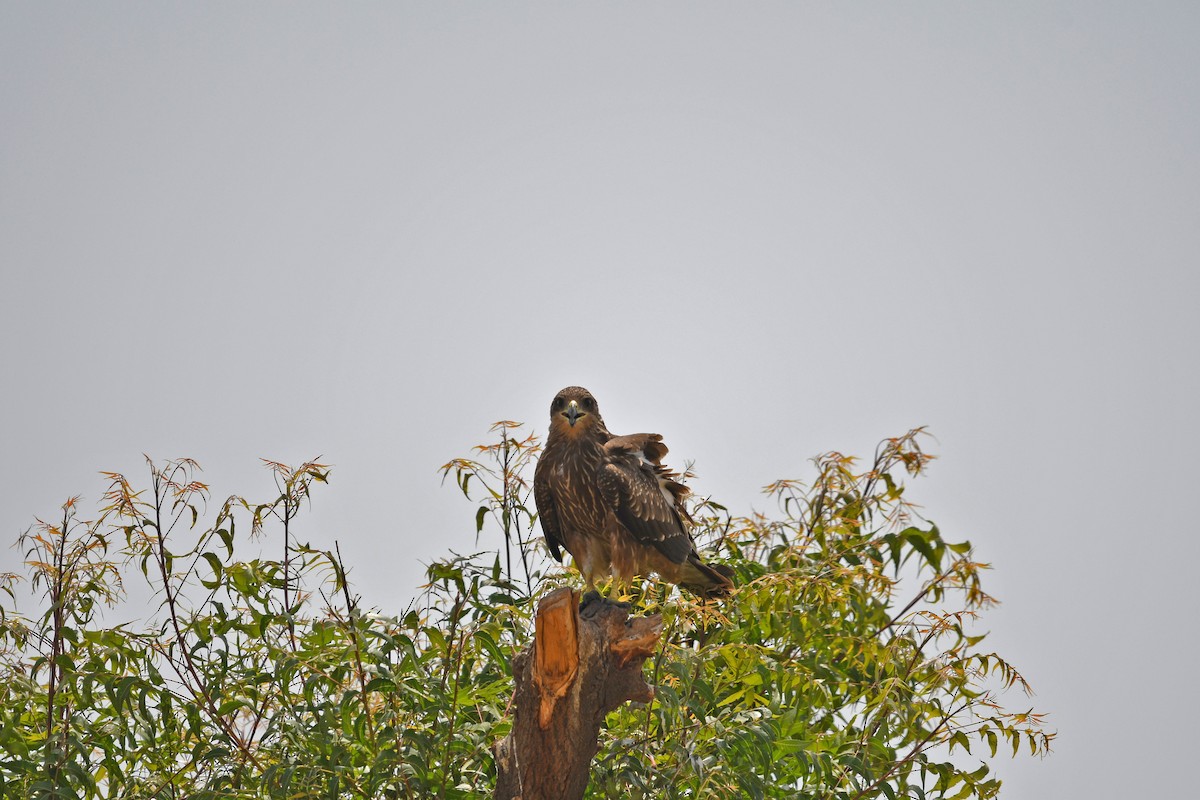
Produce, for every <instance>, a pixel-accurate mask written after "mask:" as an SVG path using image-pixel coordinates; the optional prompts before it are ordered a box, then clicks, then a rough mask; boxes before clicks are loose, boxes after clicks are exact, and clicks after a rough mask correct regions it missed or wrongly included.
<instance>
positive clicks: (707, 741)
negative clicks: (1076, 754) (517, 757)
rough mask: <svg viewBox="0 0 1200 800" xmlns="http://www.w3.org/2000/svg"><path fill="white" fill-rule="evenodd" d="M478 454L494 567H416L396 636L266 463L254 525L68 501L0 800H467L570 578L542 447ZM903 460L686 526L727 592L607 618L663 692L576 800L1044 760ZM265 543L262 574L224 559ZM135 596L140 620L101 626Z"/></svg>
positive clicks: (965, 548) (10, 647) (472, 480)
mask: <svg viewBox="0 0 1200 800" xmlns="http://www.w3.org/2000/svg"><path fill="white" fill-rule="evenodd" d="M493 432H494V433H495V434H497V436H498V440H497V441H495V442H494V443H492V444H489V445H484V446H481V447H479V448H476V452H475V453H474V454H473V458H471V459H457V460H455V461H452V462H450V463H449V464H447V465H446V466H445V467H444V468H443V470H444V473H445V474H446V475H447V476H450V475H453V476H454V478H455V480H456V482H457V484H458V486H459V488H460V489H461V490H462V491H463V493H464V494H465V495H466V496H467V497H468V498H472V497H476V498H478V497H482V503H481V504H480V505H479V506H478V508H477V509H475V511H474V513H475V534H476V544H477V545H478V542H479V536H480V534H481V533H483V532H486V531H489V530H490V529H491V528H492V527H495V528H498V530H499V531H500V533H501V534H502V535H503V537H504V544H503V546H502V547H501V548H500V549H499V550H498V551H494V552H485V553H482V554H478V555H474V556H453V557H450V558H447V559H446V560H444V561H439V562H437V563H434V564H433V565H431V566H430V567H429V571H428V576H429V583H428V585H427V586H425V587H423V593H422V594H421V595H420V596H419V598H418V599H417V600H415V601H414V602H413V603H412V604H411V606H410V607H409V608H407V609H405V610H404V611H403V612H401V613H398V614H394V615H392V614H387V613H381V612H378V611H366V610H364V609H363V608H362V607H361V606H360V604H359V601H358V599H357V598H356V597H355V596H354V595H353V594H352V593H351V591H350V589H349V587H348V586H347V584H346V577H345V576H346V568H345V566H344V564H343V562H342V559H341V557H340V555H339V554H338V553H337V552H323V551H318V550H315V549H312V548H310V547H308V546H306V545H304V544H301V543H298V542H296V541H295V540H294V531H293V524H294V520H295V518H296V515H297V514H298V513H299V512H300V511H301V510H302V507H303V505H304V504H305V503H306V501H307V500H308V499H309V495H310V492H311V490H312V489H313V487H314V486H315V485H316V484H317V483H323V482H325V481H326V479H327V477H328V468H327V467H325V466H324V465H322V464H318V463H307V464H303V465H300V466H298V467H295V468H293V467H288V466H286V465H283V464H277V463H271V462H268V466H269V467H270V468H271V469H272V470H273V471H274V474H275V475H276V477H277V483H278V487H279V493H278V495H277V496H276V497H275V498H274V499H273V500H271V501H269V502H266V503H261V504H256V503H252V502H248V501H246V500H244V499H242V498H238V497H234V498H230V499H229V500H228V501H226V502H224V503H222V504H220V505H219V506H214V512H212V513H211V514H210V513H209V512H208V511H207V505H206V501H207V495H208V489H207V487H206V486H205V485H204V484H202V483H200V482H198V481H197V480H196V477H195V476H196V473H197V470H198V467H197V465H196V464H195V463H193V462H191V461H186V460H184V461H174V462H168V463H166V464H164V465H154V464H151V465H150V468H149V478H148V483H146V484H145V485H144V486H140V487H135V486H133V485H131V483H130V482H129V481H128V480H127V479H126V478H125V477H124V476H121V475H117V474H108V475H107V479H108V481H109V487H108V490H107V492H106V494H105V496H104V502H103V504H102V508H101V509H100V510H99V513H98V515H97V517H96V518H95V519H93V520H85V519H83V518H82V517H81V516H80V511H79V509H78V504H77V502H76V501H74V500H72V501H70V502H68V503H67V504H65V505H64V506H63V509H62V513H61V515H60V516H59V517H58V518H57V519H55V520H54V521H52V522H39V524H38V525H37V527H36V528H34V529H31V530H30V531H29V532H28V533H27V534H25V536H23V537H22V539H21V545H22V547H23V548H24V551H25V552H26V554H27V559H28V561H27V565H28V575H27V576H26V577H27V578H28V579H29V580H30V583H31V586H32V588H33V589H34V590H35V592H36V594H37V595H38V596H39V597H40V598H41V599H42V600H43V603H42V610H41V611H40V612H39V613H37V614H33V615H21V614H19V613H17V611H16V610H15V605H16V596H17V594H18V592H16V591H14V586H15V582H16V581H17V580H18V578H17V576H5V577H4V583H3V584H2V585H3V588H5V590H6V591H7V594H8V599H7V600H6V601H5V604H4V605H3V606H0V796H3V797H4V798H26V797H65V798H74V797H86V798H99V797H104V798H139V799H141V798H183V797H188V798H204V797H212V798H216V797H222V798H227V797H229V798H243V797H244V798H252V797H253V798H260V797H287V798H302V797H312V798H318V797H320V798H343V797H344V798H359V797H361V798H380V797H413V798H418V797H420V798H425V797H478V796H487V795H489V794H490V793H491V787H492V783H493V782H494V780H495V769H494V765H493V763H492V755H491V750H490V747H491V745H492V744H493V743H494V742H495V741H497V740H498V739H499V738H501V737H502V736H504V735H505V734H506V733H507V732H508V730H509V726H510V717H509V716H508V709H507V705H508V702H509V697H510V694H511V688H512V684H511V674H510V664H509V661H510V659H511V657H512V656H513V654H514V653H515V652H517V651H518V650H519V649H520V648H522V647H524V646H525V645H526V644H527V643H528V642H529V641H530V639H531V636H532V630H531V628H532V613H533V609H534V608H535V607H536V600H537V598H538V597H540V596H541V595H543V594H544V593H545V592H546V591H548V590H549V589H551V588H553V587H554V586H557V585H562V584H563V583H565V582H571V581H576V580H577V578H576V576H574V575H573V574H572V573H570V572H567V571H564V570H562V569H560V568H558V567H557V566H556V565H552V564H550V563H549V562H548V561H547V560H546V558H545V557H544V555H543V553H542V550H541V545H540V537H539V536H538V535H537V533H536V525H535V518H534V516H533V515H532V513H531V511H530V509H531V505H529V504H528V500H529V480H530V479H531V477H532V466H533V461H534V458H535V456H536V452H537V449H538V442H537V440H536V439H535V438H534V437H533V436H525V435H523V434H522V432H521V430H520V426H518V425H516V424H515V423H509V422H505V423H499V424H497V426H495V427H494V429H493ZM918 438H919V431H914V432H910V433H909V434H906V435H905V436H902V437H899V438H896V439H888V440H886V441H884V442H883V443H882V444H881V445H880V447H879V449H878V451H877V453H876V456H875V458H874V461H873V463H871V464H870V466H869V467H868V468H867V469H865V470H860V469H859V468H857V467H856V463H855V461H854V459H852V458H849V457H846V456H842V455H840V454H837V453H830V454H826V455H824V456H821V457H819V458H817V459H816V460H815V466H816V475H815V477H814V478H813V479H812V480H811V482H810V483H808V484H801V483H798V482H795V481H781V482H779V483H776V484H773V485H771V486H769V487H767V493H768V495H769V496H770V498H771V500H772V504H773V505H776V506H777V508H778V513H776V514H774V515H769V516H768V515H761V514H754V515H751V516H736V515H734V514H732V513H730V512H729V511H728V510H727V509H725V508H724V507H722V506H720V505H718V504H717V503H715V502H712V501H704V502H700V503H698V505H697V506H696V508H695V517H696V521H697V527H696V537H697V540H698V542H699V543H700V546H701V547H702V548H705V557H706V558H707V559H714V560H718V561H721V562H723V563H725V564H728V565H729V566H731V567H732V568H733V569H734V570H735V571H736V575H737V582H738V587H739V588H738V589H737V591H736V592H735V593H734V594H733V596H732V597H730V598H727V599H724V600H722V601H720V602H719V603H708V604H704V603H701V602H699V601H698V600H696V599H695V598H691V597H689V596H687V595H680V594H679V592H678V591H677V590H675V589H674V588H673V587H671V586H668V585H664V584H661V583H656V582H653V581H647V582H645V583H643V584H642V585H641V586H639V587H637V588H636V589H635V593H634V595H633V596H632V597H629V598H628V599H630V600H631V601H632V602H634V603H635V604H636V605H637V606H638V607H639V608H643V609H645V610H646V611H647V612H660V613H662V614H663V617H664V621H665V624H666V632H665V633H664V636H663V646H662V650H661V652H660V653H659V654H658V656H657V658H655V659H654V660H653V661H652V662H650V666H649V667H648V670H649V671H650V673H651V674H650V675H649V676H648V679H649V682H650V683H651V684H652V685H654V686H656V687H657V695H656V697H655V699H654V701H653V703H651V704H650V705H649V706H645V707H626V708H624V709H622V710H620V711H618V712H616V713H614V714H612V715H611V716H610V717H609V719H608V726H607V730H606V732H605V734H604V736H603V740H602V743H601V750H600V753H599V754H598V756H597V758H596V761H595V763H594V768H593V775H592V783H591V786H590V788H589V796H591V797H613V798H616V797H621V798H624V797H647V798H651V797H652V798H702V797H712V798H729V797H780V798H783V797H786V798H795V797H803V798H823V799H824V798H828V799H829V800H857V798H876V797H886V798H895V797H928V798H965V797H993V796H995V795H996V794H997V793H998V791H999V789H1000V783H999V781H998V780H996V779H995V778H994V777H992V776H991V775H990V772H989V769H988V766H987V765H986V764H985V763H983V762H981V761H980V757H981V756H994V755H996V753H997V752H998V751H1000V750H1011V751H1012V752H1013V753H1015V752H1016V751H1018V750H1019V749H1022V748H1024V749H1028V750H1029V751H1030V752H1031V753H1033V754H1040V753H1045V752H1046V751H1047V749H1048V747H1049V744H1050V741H1051V739H1052V738H1053V734H1051V733H1048V732H1047V731H1045V730H1044V729H1043V726H1042V722H1041V718H1040V716H1039V715H1037V714H1035V713H1033V712H1032V711H1030V710H1021V711H1018V712H1013V711H1009V710H1006V709H1005V707H1004V706H1003V705H1002V703H1001V699H1002V698H1001V695H1002V694H1003V693H1004V691H1005V690H1007V689H1017V690H1025V691H1026V692H1027V691H1028V687H1027V686H1026V684H1025V681H1024V680H1023V679H1022V678H1021V676H1020V675H1019V674H1018V673H1017V671H1016V670H1015V669H1014V668H1013V667H1012V666H1010V665H1009V664H1008V663H1007V662H1006V661H1005V660H1004V659H1003V658H1002V657H1000V656H999V655H997V654H995V653H991V652H988V651H987V650H986V649H984V648H982V647H981V645H982V642H983V639H984V637H983V635H982V634H978V635H973V634H972V626H971V623H972V621H973V619H974V618H975V616H976V614H977V613H978V612H979V611H981V610H982V609H985V608H986V607H987V606H989V605H990V604H992V603H993V602H994V601H993V599H992V598H991V597H989V596H988V595H987V594H986V593H985V592H984V590H983V588H982V586H981V582H980V577H981V571H982V570H983V569H984V567H985V565H983V564H981V563H979V562H977V561H976V560H975V559H974V558H973V556H972V551H971V547H970V545H969V544H968V543H966V542H962V543H951V542H948V541H946V540H945V539H943V537H942V535H941V533H940V531H939V530H938V529H937V527H936V526H934V525H933V524H931V523H928V522H926V521H924V520H923V519H922V518H921V517H920V516H918V515H917V514H916V513H915V511H914V509H913V507H912V506H911V505H909V504H908V502H907V501H906V495H905V486H904V483H903V481H904V479H906V478H910V477H914V476H917V475H919V474H921V472H922V471H923V470H924V468H925V466H926V464H927V462H928V460H929V456H927V455H925V454H924V453H923V452H922V451H921V449H920V447H919V442H918ZM393 535H397V536H403V535H405V533H404V531H397V532H395V533H394V534H393ZM258 537H268V538H265V539H260V540H258V541H253V540H254V539H257V538H258ZM279 540H281V541H279ZM275 541H278V542H279V543H278V544H272V542H275ZM264 547H267V548H270V549H277V548H280V549H281V551H282V553H283V557H282V558H281V559H280V560H269V559H265V558H252V559H249V560H247V556H246V555H245V554H246V553H247V551H251V552H255V553H259V552H261V551H262V549H263V548H264ZM135 580H136V581H141V582H144V583H146V584H148V587H149V589H150V590H151V591H152V592H153V593H154V597H155V600H156V602H157V606H156V607H154V608H152V609H150V610H149V617H148V619H146V620H145V621H144V622H141V623H138V624H137V625H120V626H115V627H114V626H106V625H105V624H104V623H103V619H104V618H105V617H102V615H101V614H100V612H101V611H102V609H103V607H104V606H105V605H113V604H120V603H121V602H122V600H123V598H124V597H125V594H124V588H125V587H126V586H127V585H128V584H129V583H130V582H132V581H135ZM133 594H135V595H137V596H144V591H139V592H134V593H133ZM142 616H143V617H144V616H145V614H142ZM1023 708H1024V707H1022V709H1023Z"/></svg>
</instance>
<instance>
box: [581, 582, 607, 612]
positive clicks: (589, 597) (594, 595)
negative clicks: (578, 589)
mask: <svg viewBox="0 0 1200 800" xmlns="http://www.w3.org/2000/svg"><path fill="white" fill-rule="evenodd" d="M584 578H585V579H586V581H587V587H586V591H585V592H584V593H583V599H582V600H581V601H580V603H579V610H580V611H583V610H584V609H585V608H587V607H588V606H590V605H591V604H592V603H599V602H602V601H603V600H604V598H603V597H602V596H601V595H600V593H599V592H597V591H596V579H595V578H594V577H593V576H592V575H591V574H590V573H589V574H587V575H585V576H584Z"/></svg>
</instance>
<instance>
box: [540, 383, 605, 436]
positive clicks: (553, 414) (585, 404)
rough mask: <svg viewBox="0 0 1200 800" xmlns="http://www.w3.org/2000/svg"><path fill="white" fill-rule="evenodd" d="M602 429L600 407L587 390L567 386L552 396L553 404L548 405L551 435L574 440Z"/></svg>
mask: <svg viewBox="0 0 1200 800" xmlns="http://www.w3.org/2000/svg"><path fill="white" fill-rule="evenodd" d="M603 427H604V420H603V419H601V417H600V407H599V406H598V405H596V398H594V397H592V393H591V392H589V391H588V390H587V389H584V388H583V387H582V386H568V387H567V388H566V389H563V390H562V391H561V392H559V393H558V394H556V395H555V396H554V402H553V403H551V404H550V432H551V433H557V434H559V435H561V436H569V437H571V438H575V437H576V436H581V435H583V434H584V433H586V432H589V431H593V430H596V429H597V428H601V429H603Z"/></svg>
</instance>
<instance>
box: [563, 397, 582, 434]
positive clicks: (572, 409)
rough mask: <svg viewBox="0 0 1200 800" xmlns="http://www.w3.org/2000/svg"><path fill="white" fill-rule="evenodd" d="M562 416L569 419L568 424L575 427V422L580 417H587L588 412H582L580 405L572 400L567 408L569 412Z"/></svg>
mask: <svg viewBox="0 0 1200 800" xmlns="http://www.w3.org/2000/svg"><path fill="white" fill-rule="evenodd" d="M562 415H563V416H564V417H566V418H567V422H569V423H571V427H572V428H574V427H575V421H576V420H578V419H579V418H580V417H583V416H587V414H586V412H584V411H581V410H580V408H579V403H577V402H575V401H574V400H572V401H571V402H570V404H569V405H568V406H567V410H566V411H564V412H562Z"/></svg>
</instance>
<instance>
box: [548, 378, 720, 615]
mask: <svg viewBox="0 0 1200 800" xmlns="http://www.w3.org/2000/svg"><path fill="white" fill-rule="evenodd" d="M666 454H667V446H666V445H665V444H663V443H662V436H660V435H658V434H657V433H635V434H632V435H630V436H615V435H613V434H611V433H609V431H608V428H606V427H605V426H604V419H603V418H602V417H601V416H600V409H599V407H598V406H597V405H596V398H594V397H592V394H591V392H589V391H588V390H587V389H584V388H582V387H579V386H569V387H567V388H566V389H563V390H562V391H561V392H559V393H558V394H557V395H556V396H555V397H554V402H553V403H552V404H551V405H550V435H549V436H547V437H546V449H545V450H544V451H543V452H542V456H541V458H540V459H539V460H538V464H537V469H536V470H535V472H534V476H533V496H534V500H535V502H536V503H537V510H538V518H539V519H540V520H541V523H542V532H543V533H544V534H545V536H546V544H547V545H548V546H549V547H550V553H551V554H552V555H553V556H554V558H555V559H557V560H558V561H562V550H561V548H566V550H567V552H568V553H570V554H571V555H572V557H573V558H574V559H575V566H576V567H577V568H578V569H579V571H580V572H582V573H583V578H584V580H585V581H586V582H587V587H588V589H589V590H593V589H594V588H595V584H596V581H597V580H602V579H603V578H605V577H607V576H609V575H613V576H615V577H616V578H617V580H618V581H620V582H622V583H626V584H628V583H629V582H630V581H632V580H633V578H634V577H635V576H637V575H646V574H648V573H650V572H657V573H658V574H659V575H661V576H662V577H663V578H665V579H666V580H668V581H671V582H672V583H677V584H679V585H680V586H682V587H683V588H685V589H687V590H689V591H691V592H693V593H695V594H699V595H701V596H704V597H718V596H721V595H724V594H727V593H728V592H729V590H730V589H732V588H733V581H731V580H730V578H729V575H730V574H731V571H730V570H728V568H726V567H719V568H714V567H711V566H709V565H708V564H705V563H704V562H703V561H701V560H700V556H699V554H698V553H697V552H696V545H695V543H694V542H693V541H692V537H691V535H690V534H689V533H688V530H687V522H689V521H690V517H688V513H687V510H686V509H685V508H684V504H683V501H684V498H685V497H687V495H688V494H689V490H688V488H687V487H686V486H684V485H683V484H682V483H680V482H679V481H678V480H677V479H678V478H679V475H678V473H676V472H673V471H672V470H671V469H670V468H668V467H667V466H666V465H664V464H663V463H662V457H663V456H664V455H666Z"/></svg>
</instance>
